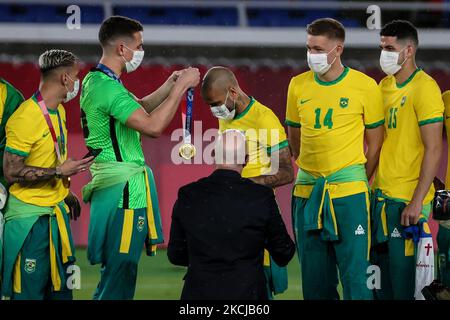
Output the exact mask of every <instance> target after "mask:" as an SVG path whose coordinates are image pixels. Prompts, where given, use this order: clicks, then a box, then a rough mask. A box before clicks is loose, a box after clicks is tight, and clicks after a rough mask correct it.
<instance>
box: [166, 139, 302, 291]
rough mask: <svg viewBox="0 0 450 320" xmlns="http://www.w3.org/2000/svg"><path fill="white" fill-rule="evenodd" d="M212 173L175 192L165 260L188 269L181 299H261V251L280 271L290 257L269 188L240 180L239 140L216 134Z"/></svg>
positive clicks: (242, 155) (263, 285)
mask: <svg viewBox="0 0 450 320" xmlns="http://www.w3.org/2000/svg"><path fill="white" fill-rule="evenodd" d="M215 158H216V170H215V171H214V172H213V173H212V174H211V175H210V176H209V177H206V178H203V179H200V180H199V181H197V182H194V183H191V184H189V185H186V186H184V187H182V188H180V190H179V192H178V199H177V201H176V203H175V205H174V208H173V214H172V226H171V231H170V241H169V245H168V251H167V255H168V257H169V260H170V261H171V262H172V263H173V264H175V265H181V266H188V270H187V274H186V276H185V278H184V279H185V283H184V288H183V292H182V294H181V299H186V300H206V299H217V300H219V299H229V300H234V299H245V300H250V299H251V300H265V299H267V298H268V297H267V290H266V280H265V276H264V269H263V257H264V248H266V249H267V250H268V251H269V253H270V255H271V256H272V259H273V260H274V261H275V262H276V263H277V264H278V265H280V266H285V265H287V263H288V262H289V261H290V260H291V259H292V257H293V255H294V253H295V245H294V243H293V241H292V240H291V238H290V237H289V235H288V233H287V231H286V226H285V225H284V223H283V220H282V218H281V215H280V213H279V209H278V205H277V203H276V201H275V195H274V192H273V190H272V189H271V188H268V187H266V186H263V185H260V184H256V183H254V182H253V181H251V180H249V179H246V178H242V177H241V171H242V169H243V167H244V165H245V158H246V152H245V136H244V135H243V134H242V133H241V132H239V131H237V130H227V131H225V132H224V133H223V134H221V135H220V136H219V137H218V139H217V143H216V148H215Z"/></svg>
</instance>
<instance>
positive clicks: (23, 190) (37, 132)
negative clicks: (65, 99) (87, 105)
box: [5, 96, 69, 207]
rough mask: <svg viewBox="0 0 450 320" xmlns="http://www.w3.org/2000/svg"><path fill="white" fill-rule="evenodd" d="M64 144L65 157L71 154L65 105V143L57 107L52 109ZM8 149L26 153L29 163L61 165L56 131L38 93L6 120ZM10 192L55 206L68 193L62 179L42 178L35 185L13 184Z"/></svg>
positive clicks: (38, 202)
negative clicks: (56, 146)
mask: <svg viewBox="0 0 450 320" xmlns="http://www.w3.org/2000/svg"><path fill="white" fill-rule="evenodd" d="M48 111H49V115H50V119H51V121H52V124H53V128H54V129H55V133H56V136H57V140H58V143H59V145H60V150H61V156H62V159H63V161H64V160H66V158H67V129H66V113H65V110H64V107H63V106H62V105H59V106H58V112H59V114H60V116H61V121H62V127H63V132H64V136H65V143H64V144H63V143H62V141H61V140H62V139H61V132H60V128H59V123H58V115H57V111H56V110H50V109H49V110H48ZM5 150H6V151H8V152H9V153H13V154H17V155H19V156H22V157H25V164H26V165H27V166H33V167H41V168H55V167H56V166H57V165H58V159H57V156H56V151H55V146H54V144H53V139H52V135H51V133H50V129H49V128H48V125H47V122H46V121H45V118H44V115H43V114H42V111H41V109H40V108H39V105H38V104H37V101H36V99H35V98H34V96H33V97H32V98H30V99H28V100H26V101H25V102H23V103H22V104H21V105H20V106H19V108H18V109H17V111H16V112H14V113H13V115H12V116H11V118H9V120H8V122H7V124H6V148H5ZM9 192H10V194H12V195H14V196H15V197H16V198H18V199H19V200H22V201H23V202H26V203H29V204H34V205H37V206H43V207H47V206H48V207H50V206H55V205H56V204H57V203H59V202H60V201H62V200H64V198H65V197H66V196H67V195H68V193H69V189H67V188H65V187H64V185H63V182H62V180H61V179H53V180H50V181H45V182H39V183H36V184H34V185H33V186H32V187H26V186H21V185H20V184H18V183H14V184H13V185H11V187H10V189H9Z"/></svg>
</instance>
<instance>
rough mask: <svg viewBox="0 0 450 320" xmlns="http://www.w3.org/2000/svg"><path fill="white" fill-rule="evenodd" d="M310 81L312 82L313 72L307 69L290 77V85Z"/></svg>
mask: <svg viewBox="0 0 450 320" xmlns="http://www.w3.org/2000/svg"><path fill="white" fill-rule="evenodd" d="M311 81H312V82H314V72H312V71H311V70H308V71H305V72H302V73H300V74H298V75H296V76H294V77H292V79H291V85H300V84H303V83H308V82H311Z"/></svg>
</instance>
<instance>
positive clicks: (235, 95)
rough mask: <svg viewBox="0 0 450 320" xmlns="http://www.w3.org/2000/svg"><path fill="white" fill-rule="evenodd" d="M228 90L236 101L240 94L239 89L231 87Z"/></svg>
mask: <svg viewBox="0 0 450 320" xmlns="http://www.w3.org/2000/svg"><path fill="white" fill-rule="evenodd" d="M228 92H229V93H228V94H229V96H230V98H231V99H232V100H233V101H236V100H237V98H238V96H239V94H238V91H237V89H236V88H235V87H230V89H229V90H228Z"/></svg>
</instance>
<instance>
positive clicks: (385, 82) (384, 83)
mask: <svg viewBox="0 0 450 320" xmlns="http://www.w3.org/2000/svg"><path fill="white" fill-rule="evenodd" d="M394 81H395V77H394V76H393V75H387V76H385V77H384V78H383V79H381V80H380V83H379V84H378V85H379V86H380V88H383V87H387V86H390V85H392V83H393V82H394Z"/></svg>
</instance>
